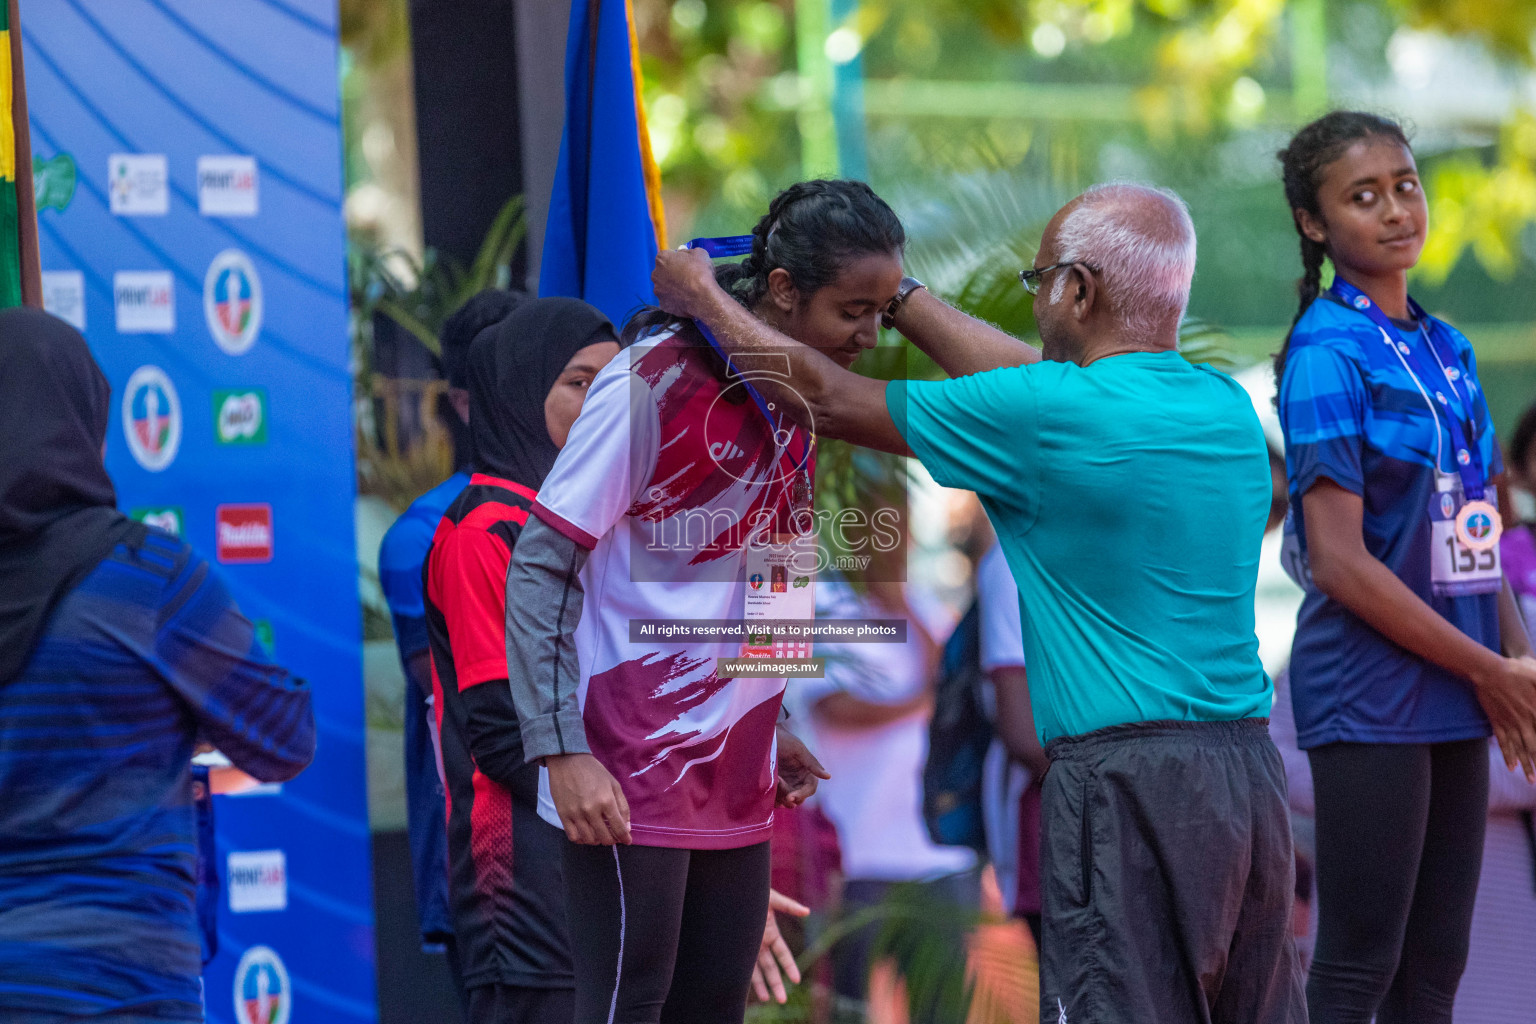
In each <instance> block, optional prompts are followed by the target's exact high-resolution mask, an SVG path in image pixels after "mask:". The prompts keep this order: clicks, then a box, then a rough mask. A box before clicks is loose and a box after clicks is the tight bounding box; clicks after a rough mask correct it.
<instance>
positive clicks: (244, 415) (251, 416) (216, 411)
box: [213, 388, 267, 444]
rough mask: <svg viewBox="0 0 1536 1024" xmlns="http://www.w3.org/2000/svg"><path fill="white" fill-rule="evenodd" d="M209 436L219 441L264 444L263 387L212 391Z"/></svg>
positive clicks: (265, 428)
mask: <svg viewBox="0 0 1536 1024" xmlns="http://www.w3.org/2000/svg"><path fill="white" fill-rule="evenodd" d="M213 436H214V438H215V439H216V440H217V441H218V442H219V444H266V442H267V393H266V391H264V390H262V389H261V388H249V389H247V390H245V391H215V392H214V393H213Z"/></svg>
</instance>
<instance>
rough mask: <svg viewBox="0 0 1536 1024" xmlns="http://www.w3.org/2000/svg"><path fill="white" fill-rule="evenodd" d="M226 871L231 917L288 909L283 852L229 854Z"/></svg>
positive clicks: (286, 865)
mask: <svg viewBox="0 0 1536 1024" xmlns="http://www.w3.org/2000/svg"><path fill="white" fill-rule="evenodd" d="M227 868H228V870H227V871H226V872H225V877H226V879H227V883H226V885H227V888H228V889H229V910H230V913H233V914H249V913H255V912H258V911H264V910H286V909H288V862H287V859H286V858H285V857H284V856H283V851H282V850H245V851H240V852H236V853H231V854H230V855H229V860H228V862H227Z"/></svg>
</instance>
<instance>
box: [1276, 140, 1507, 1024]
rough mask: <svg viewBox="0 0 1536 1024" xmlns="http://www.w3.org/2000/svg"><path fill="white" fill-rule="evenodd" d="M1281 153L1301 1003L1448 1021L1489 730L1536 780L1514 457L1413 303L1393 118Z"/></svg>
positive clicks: (1411, 233) (1445, 339)
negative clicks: (1307, 971)
mask: <svg viewBox="0 0 1536 1024" xmlns="http://www.w3.org/2000/svg"><path fill="white" fill-rule="evenodd" d="M1280 161H1281V164H1282V166H1283V170H1284V180H1285V192H1286V199H1287V200H1288V201H1289V203H1290V205H1291V209H1292V212H1293V214H1294V218H1295V223H1296V230H1297V232H1298V233H1299V234H1300V236H1301V253H1302V262H1303V266H1304V274H1303V277H1302V279H1301V282H1300V287H1299V290H1300V293H1301V308H1300V310H1299V312H1298V314H1297V317H1296V320H1295V322H1294V324H1293V326H1292V329H1291V333H1290V336H1289V337H1288V338H1287V341H1286V344H1285V346H1284V347H1283V348H1282V350H1281V352H1280V354H1279V356H1278V357H1277V358H1276V365H1275V368H1276V376H1277V379H1278V381H1279V385H1280V398H1279V406H1280V419H1281V424H1282V426H1283V427H1284V430H1285V438H1286V463H1287V465H1286V470H1287V477H1288V483H1289V489H1290V496H1291V507H1292V509H1293V510H1294V512H1293V517H1294V518H1293V521H1292V522H1291V523H1289V524H1288V538H1287V542H1288V543H1287V553H1286V556H1285V557H1286V559H1287V565H1288V568H1290V569H1291V570H1292V571H1293V574H1294V575H1296V576H1297V577H1298V579H1299V580H1300V581H1301V582H1302V583H1303V585H1304V586H1305V587H1306V588H1307V596H1306V599H1305V601H1304V602H1303V604H1302V607H1301V611H1300V614H1299V616H1298V621H1297V629H1296V639H1295V645H1294V649H1293V653H1292V661H1291V684H1292V703H1293V706H1294V709H1295V713H1296V726H1297V735H1298V741H1299V745H1300V746H1301V747H1302V748H1303V749H1304V750H1306V751H1307V753H1308V757H1309V759H1310V761H1311V765H1312V773H1313V778H1314V782H1315V789H1316V798H1317V885H1318V895H1319V903H1320V908H1319V919H1318V939H1317V950H1316V956H1315V959H1314V962H1313V966H1312V972H1311V977H1310V979H1309V982H1308V989H1307V1001H1308V1004H1309V1008H1310V1012H1311V1019H1312V1021H1313V1024H1335V1022H1360V1024H1367V1022H1369V1021H1370V1020H1371V1019H1372V1017H1373V1016H1374V1017H1375V1019H1376V1020H1377V1021H1378V1022H1380V1024H1394V1022H1406V1021H1412V1022H1414V1024H1437V1022H1449V1021H1450V1020H1451V1008H1452V1004H1453V1002H1454V999H1455V995H1456V986H1457V983H1458V981H1459V980H1460V978H1461V973H1462V969H1463V967H1464V966H1465V964H1466V955H1467V944H1468V936H1469V934H1470V931H1471V922H1472V908H1473V901H1474V896H1475V894H1476V891H1477V880H1478V870H1479V865H1480V863H1481V859H1482V850H1483V831H1484V825H1485V822H1486V815H1487V806H1488V756H1487V741H1488V736H1489V734H1490V732H1491V733H1492V734H1493V735H1495V736H1496V737H1497V739H1498V742H1499V746H1500V748H1501V749H1502V751H1503V754H1504V759H1505V761H1506V763H1507V764H1508V765H1509V766H1510V767H1511V768H1512V769H1513V768H1515V767H1516V766H1517V765H1522V766H1523V767H1524V769H1525V772H1526V774H1527V775H1528V776H1531V777H1532V778H1533V781H1536V660H1533V659H1532V658H1531V649H1530V645H1529V642H1528V640H1527V638H1526V636H1525V633H1524V631H1523V630H1522V629H1521V627H1520V622H1519V614H1518V611H1517V608H1516V605H1515V602H1514V598H1513V595H1512V594H1511V592H1510V589H1509V586H1508V584H1507V583H1506V582H1505V581H1504V579H1503V575H1502V571H1501V568H1500V565H1499V558H1498V534H1499V531H1500V523H1499V519H1498V512H1497V510H1496V508H1495V506H1496V505H1497V501H1496V499H1495V497H1494V485H1495V484H1496V483H1497V481H1498V479H1499V477H1500V475H1501V474H1502V472H1503V466H1502V464H1501V462H1500V456H1499V449H1498V444H1497V442H1496V441H1495V439H1494V436H1493V427H1492V424H1491V421H1490V419H1489V415H1488V406H1487V403H1486V402H1485V401H1484V398H1483V392H1482V388H1481V387H1480V386H1479V384H1478V379H1477V364H1476V360H1475V359H1474V357H1473V353H1472V348H1471V346H1470V345H1469V344H1468V342H1467V340H1466V338H1464V337H1463V336H1462V335H1461V333H1460V332H1458V331H1457V330H1456V329H1455V328H1453V327H1451V326H1450V325H1448V324H1446V323H1444V322H1443V321H1440V320H1437V319H1435V318H1434V317H1431V316H1428V315H1427V314H1425V313H1424V311H1423V310H1422V309H1421V308H1420V307H1419V306H1418V304H1417V303H1415V302H1414V301H1413V300H1412V299H1410V298H1409V296H1408V285H1407V271H1408V270H1409V268H1411V267H1412V266H1413V265H1414V264H1415V263H1416V262H1417V261H1418V257H1419V252H1420V251H1421V250H1422V248H1423V246H1424V239H1425V233H1426V231H1427V229H1428V210H1427V206H1426V203H1425V199H1424V193H1423V190H1422V187H1421V185H1420V182H1419V176H1418V170H1417V167H1416V165H1415V164H1414V159H1413V153H1412V151H1411V150H1410V148H1409V145H1408V141H1407V138H1406V137H1405V135H1404V134H1403V131H1402V129H1401V128H1400V127H1399V126H1398V125H1396V124H1395V123H1393V122H1391V121H1388V120H1386V119H1384V118H1380V117H1376V116H1374V115H1370V114H1361V113H1352V112H1334V113H1331V114H1328V115H1327V116H1325V117H1323V118H1321V119H1319V120H1317V121H1315V122H1313V123H1312V124H1310V125H1308V126H1307V127H1305V128H1303V129H1302V130H1301V131H1300V132H1298V133H1297V135H1296V137H1295V138H1294V139H1292V141H1291V144H1290V146H1288V147H1287V148H1286V149H1285V150H1283V151H1282V152H1281V153H1280ZM1324 260H1327V261H1328V262H1330V263H1332V265H1333V269H1334V279H1333V283H1332V285H1331V286H1330V287H1329V288H1327V289H1323V288H1322V287H1321V283H1322V267H1323V262H1324Z"/></svg>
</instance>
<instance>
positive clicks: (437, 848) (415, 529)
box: [379, 473, 469, 945]
mask: <svg viewBox="0 0 1536 1024" xmlns="http://www.w3.org/2000/svg"><path fill="white" fill-rule="evenodd" d="M468 486H469V474H468V473H455V474H453V476H451V477H449V478H448V479H447V480H444V481H443V482H442V483H440V484H438V485H437V486H436V487H434V488H432V489H431V490H430V491H428V492H427V493H426V494H423V495H422V496H421V497H419V498H417V499H416V500H415V501H414V502H412V503H411V507H410V508H408V509H406V510H405V511H404V512H402V513H401V514H400V518H399V519H396V520H395V524H394V525H393V526H391V527H390V528H389V532H388V533H386V534H385V535H384V543H383V544H381V545H380V546H379V585H380V586H381V587H382V588H383V590H384V600H386V601H387V602H389V614H390V618H391V619H392V620H393V622H394V625H395V644H396V645H397V646H398V647H399V648H400V660H401V661H402V662H403V663H404V664H405V665H406V666H407V668H406V671H407V672H408V671H410V668H409V665H410V659H411V658H412V657H413V656H415V655H418V654H426V653H427V650H428V646H429V644H428V639H427V609H426V605H425V603H424V601H423V596H422V580H421V567H422V565H423V564H424V563H425V562H426V560H427V551H428V550H430V549H431V547H432V534H433V533H435V532H436V530H437V524H438V523H439V522H441V521H442V518H443V513H444V512H446V511H448V506H449V505H451V504H453V499H455V498H457V497H458V496H459V492H460V491H462V490H464V488H465V487H468ZM425 682H426V683H427V685H431V682H432V681H431V680H430V679H427V680H425ZM405 698H406V699H405V818H406V827H407V828H408V829H409V830H410V835H409V839H410V845H411V874H412V879H413V881H414V882H415V888H416V916H417V918H418V920H419V922H420V925H421V937H422V941H423V942H425V943H428V944H433V945H435V944H437V943H440V942H442V941H443V940H444V939H445V938H446V937H448V936H450V935H452V934H453V916H452V912H451V911H450V910H449V908H448V837H447V825H446V823H445V814H446V812H445V810H444V808H445V807H446V804H447V796H446V794H444V792H443V785H442V782H441V780H440V779H439V778H438V776H437V754H436V753H435V751H434V749H433V746H432V732H431V729H432V724H431V719H432V709H431V708H429V707H428V706H427V703H426V699H425V698H424V697H423V696H422V695H421V691H419V690H417V689H416V686H415V684H413V683H411V682H410V681H409V680H407V681H406V691H405Z"/></svg>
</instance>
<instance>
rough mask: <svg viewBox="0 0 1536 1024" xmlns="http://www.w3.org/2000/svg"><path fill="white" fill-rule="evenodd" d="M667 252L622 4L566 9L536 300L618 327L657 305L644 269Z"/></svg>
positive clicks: (575, 0) (575, 2) (611, 1)
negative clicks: (560, 109) (554, 158)
mask: <svg viewBox="0 0 1536 1024" xmlns="http://www.w3.org/2000/svg"><path fill="white" fill-rule="evenodd" d="M665 244H666V238H665V226H664V222H663V221H662V211H661V174H660V172H659V171H658V170H657V168H656V161H655V159H654V158H653V157H652V156H651V144H650V139H649V137H648V136H647V134H646V129H645V110H644V107H643V105H642V102H641V93H640V54H639V47H638V44H637V42H636V39H635V34H634V30H633V28H632V26H631V11H630V5H629V3H628V2H627V0H572V3H571V30H570V35H569V36H568V37H567V40H566V47H565V133H564V135H563V137H562V138H561V140H560V163H559V166H558V167H557V168H556V170H555V187H554V191H553V193H552V194H551V195H550V200H549V225H548V227H547V228H546V229H545V234H544V256H543V262H542V265H541V268H540V272H539V294H540V295H573V296H576V297H578V298H582V299H585V300H587V301H588V302H590V303H592V305H594V306H596V307H597V308H598V309H600V310H602V311H603V313H604V314H605V315H607V317H608V318H609V319H610V320H612V321H613V322H614V324H615V325H616V326H622V324H623V322H624V320H625V318H626V317H627V316H628V315H629V314H630V313H631V312H633V311H634V310H635V308H636V307H638V306H641V305H645V304H649V303H653V302H655V301H656V296H655V293H654V292H652V290H651V267H652V266H653V265H654V264H655V262H656V250H657V249H658V248H659V247H660V246H662V245H665Z"/></svg>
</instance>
